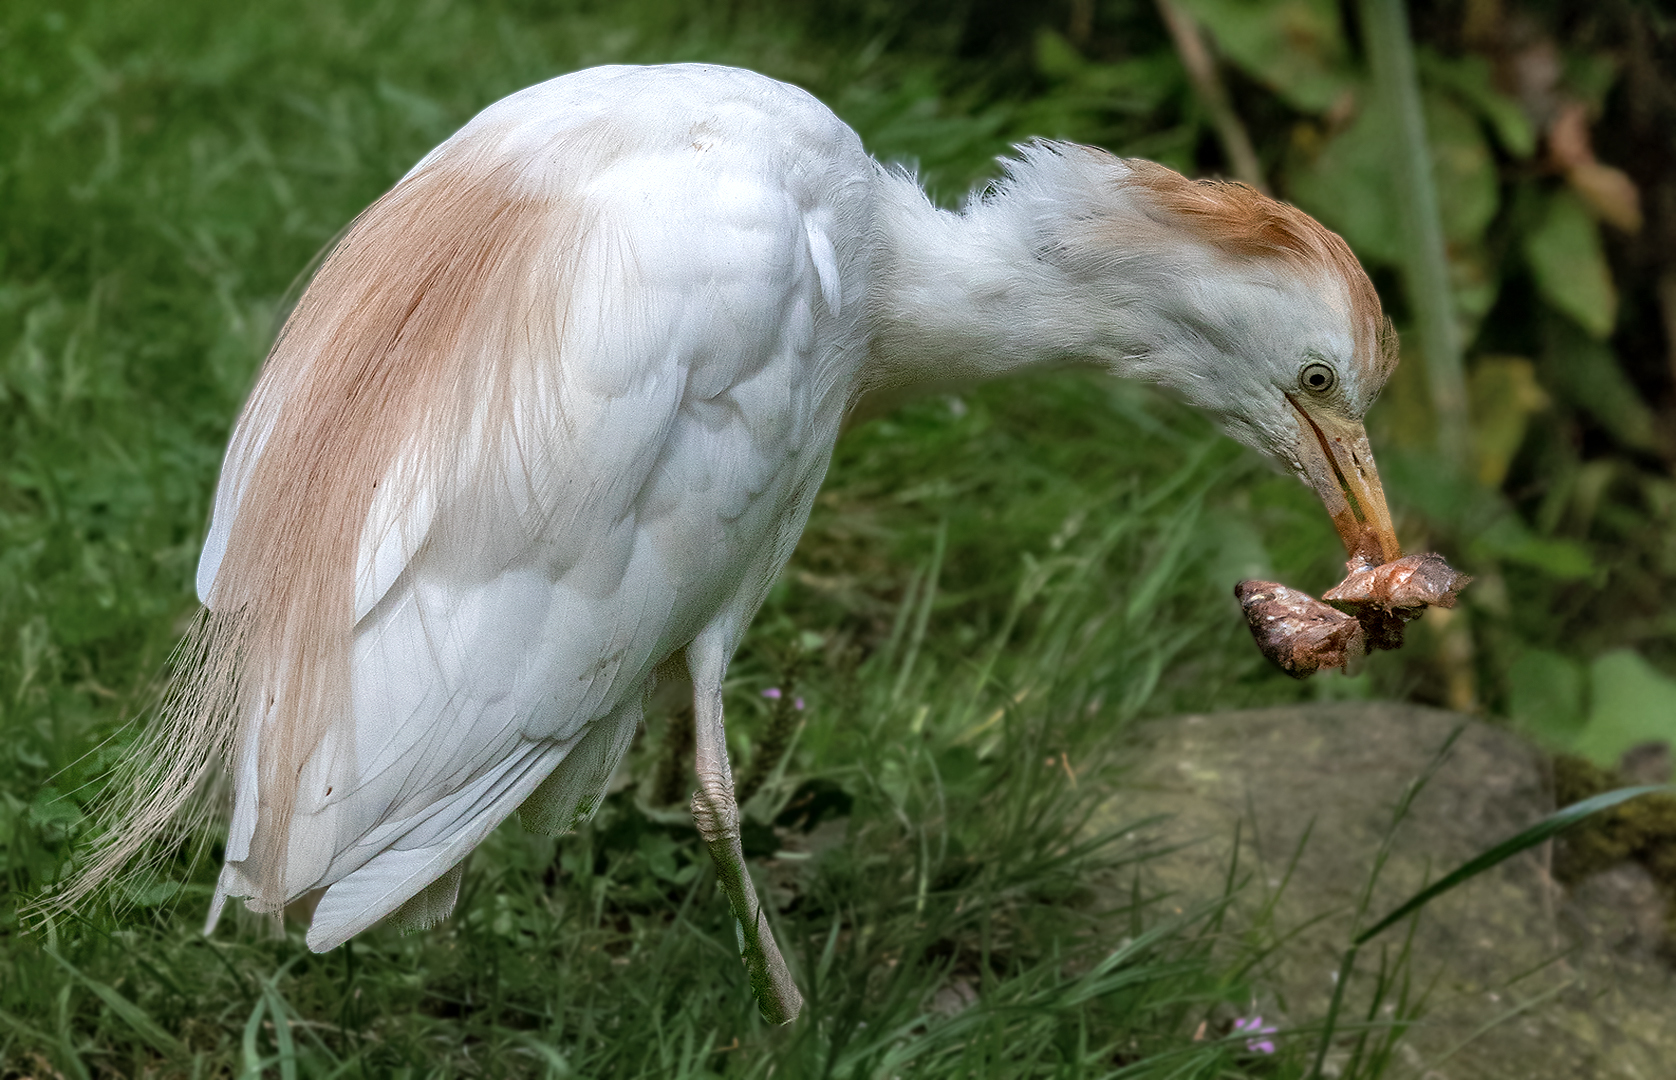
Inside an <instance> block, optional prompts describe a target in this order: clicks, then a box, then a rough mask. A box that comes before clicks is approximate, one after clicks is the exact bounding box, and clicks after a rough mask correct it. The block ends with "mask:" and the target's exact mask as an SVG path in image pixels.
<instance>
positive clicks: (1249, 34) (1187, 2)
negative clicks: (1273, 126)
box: [1180, 0, 1356, 113]
mask: <svg viewBox="0 0 1676 1080" xmlns="http://www.w3.org/2000/svg"><path fill="white" fill-rule="evenodd" d="M1180 3H1181V6H1182V7H1184V8H1186V9H1187V11H1188V12H1189V13H1190V14H1191V15H1193V17H1194V18H1196V19H1198V20H1199V21H1200V22H1201V23H1203V24H1204V25H1205V26H1206V27H1207V28H1208V29H1209V30H1210V33H1211V36H1212V37H1214V38H1215V39H1216V43H1217V45H1218V46H1219V47H1220V48H1221V51H1222V52H1223V54H1224V55H1226V56H1227V57H1228V58H1229V59H1230V60H1232V61H1233V62H1234V63H1235V64H1236V65H1238V66H1239V68H1240V69H1241V70H1243V71H1244V72H1246V73H1247V74H1249V75H1251V76H1252V77H1253V78H1255V79H1257V80H1258V81H1259V82H1261V83H1263V84H1264V85H1266V86H1268V87H1270V88H1271V89H1273V90H1274V91H1275V93H1277V94H1279V95H1280V96H1281V97H1282V98H1285V99H1286V102H1287V104H1289V105H1292V106H1293V107H1295V108H1298V109H1301V110H1303V111H1304V112H1314V113H1319V112H1325V111H1326V110H1327V109H1329V108H1331V107H1332V106H1333V105H1334V104H1336V103H1337V102H1338V101H1339V100H1340V98H1342V97H1343V96H1344V94H1345V92H1346V91H1348V90H1350V89H1352V88H1353V87H1354V86H1355V83H1356V76H1355V74H1354V71H1353V69H1352V68H1351V66H1350V63H1349V59H1348V50H1347V49H1346V48H1345V43H1344V27H1343V24H1342V22H1341V20H1340V19H1339V10H1338V5H1337V4H1336V3H1333V0H1180Z"/></svg>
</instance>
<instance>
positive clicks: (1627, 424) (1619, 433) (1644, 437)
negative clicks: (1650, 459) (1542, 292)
mask: <svg viewBox="0 0 1676 1080" xmlns="http://www.w3.org/2000/svg"><path fill="white" fill-rule="evenodd" d="M1542 332H1543V333H1542V336H1543V354H1542V377H1543V381H1544V382H1546V383H1547V384H1548V385H1549V386H1550V387H1552V388H1553V389H1554V390H1556V391H1558V392H1559V394H1560V395H1561V396H1562V397H1563V398H1564V399H1565V400H1567V401H1571V402H1574V403H1575V404H1577V405H1580V406H1581V407H1582V408H1583V409H1584V410H1585V411H1586V412H1587V413H1588V414H1589V415H1590V416H1591V417H1593V418H1594V419H1595V421H1596V422H1597V423H1599V424H1600V425H1601V426H1602V427H1604V428H1605V429H1606V430H1607V431H1609V432H1611V433H1612V437H1613V438H1615V439H1617V440H1618V441H1619V442H1620V443H1622V444H1623V445H1625V446H1628V447H1631V448H1633V449H1636V450H1651V449H1653V447H1654V443H1655V435H1654V431H1655V423H1654V419H1653V411H1652V410H1651V409H1650V408H1648V407H1647V403H1646V402H1645V401H1643V400H1642V399H1641V393H1640V391H1638V390H1637V389H1636V388H1635V384H1634V383H1632V382H1630V381H1629V376H1627V375H1625V374H1624V371H1623V368H1622V367H1620V366H1619V364H1618V357H1617V355H1616V354H1615V353H1613V351H1612V350H1611V348H1610V347H1609V346H1607V345H1606V343H1604V342H1602V341H1598V340H1596V339H1595V338H1592V337H1590V336H1589V335H1587V334H1585V333H1583V332H1582V330H1581V329H1580V328H1579V327H1578V326H1577V325H1576V324H1575V323H1573V322H1572V321H1571V320H1570V319H1562V318H1558V317H1549V318H1547V319H1545V320H1543V325H1542Z"/></svg>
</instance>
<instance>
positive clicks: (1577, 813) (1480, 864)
mask: <svg viewBox="0 0 1676 1080" xmlns="http://www.w3.org/2000/svg"><path fill="white" fill-rule="evenodd" d="M1660 793H1662V794H1676V787H1672V786H1669V785H1666V784H1652V785H1649V786H1646V787H1631V788H1619V789H1617V790H1616V791H1608V792H1605V793H1603V794H1600V795H1596V796H1595V797H1594V798H1592V799H1584V800H1583V801H1582V802H1579V803H1572V804H1571V805H1570V806H1567V807H1565V808H1564V809H1562V810H1556V811H1555V812H1554V813H1552V814H1549V815H1548V816H1547V817H1545V818H1543V819H1542V820H1541V821H1539V822H1537V823H1536V824H1535V825H1532V826H1531V827H1530V828H1528V829H1526V830H1525V831H1524V832H1521V833H1519V834H1517V835H1515V836H1511V837H1509V838H1507V839H1506V840H1503V841H1502V842H1501V843H1499V844H1497V845H1496V846H1495V847H1493V848H1491V849H1490V850H1488V851H1486V852H1484V853H1483V854H1482V855H1479V856H1478V857H1477V858H1474V859H1471V860H1469V861H1467V862H1465V863H1462V864H1461V865H1460V866H1459V867H1456V868H1455V870H1453V871H1452V872H1450V873H1449V874H1447V875H1445V876H1444V877H1442V878H1440V879H1439V880H1438V881H1436V882H1435V883H1433V884H1431V885H1429V886H1427V887H1426V888H1424V889H1421V890H1420V891H1419V892H1417V893H1415V894H1414V895H1413V896H1411V897H1409V899H1408V901H1407V902H1406V903H1404V904H1402V905H1401V906H1399V907H1398V908H1397V909H1396V910H1395V911H1393V912H1391V913H1390V914H1389V915H1387V916H1385V917H1384V918H1383V919H1380V920H1379V921H1378V922H1376V923H1374V924H1373V925H1372V926H1371V927H1369V928H1368V929H1366V930H1364V931H1362V932H1361V933H1360V934H1358V935H1357V936H1356V940H1355V942H1354V944H1355V945H1356V946H1357V947H1360V946H1362V945H1365V944H1367V943H1368V942H1369V941H1371V940H1372V939H1373V938H1375V937H1377V936H1378V935H1379V934H1380V933H1381V932H1382V931H1384V930H1386V929H1388V928H1390V927H1391V926H1393V925H1395V924H1396V923H1399V922H1401V921H1402V920H1403V919H1405V918H1407V917H1408V916H1409V915H1412V914H1413V913H1414V912H1416V911H1419V910H1420V909H1421V908H1423V907H1425V906H1426V905H1427V904H1429V903H1431V902H1432V901H1433V900H1436V899H1437V898H1438V897H1440V896H1442V895H1443V894H1444V893H1446V892H1448V891H1449V890H1451V889H1453V888H1455V887H1456V886H1457V885H1463V884H1465V883H1466V882H1468V881H1471V880H1472V879H1473V878H1475V877H1477V876H1478V875H1479V874H1482V873H1484V872H1485V871H1486V870H1490V869H1493V868H1494V867H1496V866H1499V865H1500V864H1502V863H1504V862H1506V861H1507V860H1508V859H1511V858H1512V857H1513V856H1515V855H1517V854H1519V853H1520V852H1521V851H1528V850H1529V849H1531V848H1533V847H1535V846H1536V845H1538V844H1540V843H1542V842H1543V841H1545V840H1549V839H1551V838H1553V837H1554V836H1557V835H1558V834H1560V833H1562V832H1564V831H1565V830H1566V829H1569V828H1571V827H1572V826H1573V825H1576V824H1578V823H1579V822H1581V821H1583V820H1584V819H1585V818H1588V817H1590V816H1592V815H1594V814H1598V813H1600V812H1601V811H1602V810H1610V809H1611V808H1612V807H1614V806H1617V805H1618V804H1619V803H1625V802H1628V801H1629V800H1631V799H1634V798H1639V797H1640V796H1642V795H1653V794H1660Z"/></svg>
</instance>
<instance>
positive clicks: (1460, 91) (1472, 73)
mask: <svg viewBox="0 0 1676 1080" xmlns="http://www.w3.org/2000/svg"><path fill="white" fill-rule="evenodd" d="M1415 60H1416V61H1417V63H1418V65H1419V68H1420V77H1421V78H1422V79H1423V80H1425V82H1426V83H1427V84H1428V85H1431V86H1436V87H1439V88H1441V89H1445V90H1448V91H1449V92H1450V93H1451V94H1453V95H1454V96H1455V97H1456V98H1458V99H1459V100H1460V101H1461V103H1462V104H1464V105H1466V106H1468V107H1470V108H1471V109H1472V110H1473V111H1474V112H1476V113H1477V114H1478V115H1479V116H1480V117H1482V118H1483V119H1484V120H1485V121H1486V122H1487V123H1488V124H1489V125H1490V130H1491V131H1493V132H1495V135H1496V141H1497V142H1499V143H1500V144H1501V148H1502V149H1503V150H1506V151H1507V152H1508V153H1509V154H1511V155H1513V156H1514V157H1516V158H1528V157H1530V156H1531V155H1532V154H1534V153H1535V152H1536V129H1535V128H1534V127H1532V126H1531V122H1530V119H1529V118H1528V117H1527V116H1526V115H1525V111H1524V109H1522V108H1521V107H1520V106H1519V103H1518V102H1517V101H1514V100H1513V99H1512V98H1510V97H1508V96H1507V95H1506V94H1503V93H1502V92H1501V91H1499V90H1497V89H1496V86H1495V76H1494V73H1493V72H1492V71H1491V69H1490V62H1489V60H1487V59H1485V58H1484V57H1482V56H1479V55H1477V54H1475V53H1468V54H1467V55H1465V56H1461V57H1450V56H1443V55H1441V54H1439V53H1436V52H1433V51H1432V50H1430V49H1426V48H1419V49H1416V50H1415Z"/></svg>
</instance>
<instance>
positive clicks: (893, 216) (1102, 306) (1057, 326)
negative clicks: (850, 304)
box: [864, 174, 1156, 389]
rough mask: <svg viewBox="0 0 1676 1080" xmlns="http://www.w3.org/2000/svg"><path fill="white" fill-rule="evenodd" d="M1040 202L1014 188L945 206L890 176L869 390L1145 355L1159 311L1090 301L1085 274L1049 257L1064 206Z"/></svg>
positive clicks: (884, 182) (882, 189) (882, 205)
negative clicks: (1052, 226)
mask: <svg viewBox="0 0 1676 1080" xmlns="http://www.w3.org/2000/svg"><path fill="white" fill-rule="evenodd" d="M1035 201H1037V200H1035V199H1033V197H1032V194H1031V193H1025V192H1019V191H1017V190H1011V191H1007V192H1005V193H1003V194H1001V195H997V196H993V197H991V198H988V199H984V200H982V201H978V200H974V201H973V202H972V203H971V204H970V205H968V206H967V207H966V208H965V209H964V210H962V211H960V212H953V211H948V210H939V209H937V208H936V207H935V206H933V205H932V204H931V202H930V201H929V200H928V199H927V198H926V196H925V194H924V192H922V191H921V190H920V188H919V186H918V185H917V184H916V183H915V182H914V181H913V180H912V179H910V178H908V177H905V176H901V175H897V174H889V175H885V176H882V177H881V179H880V183H879V200H878V203H877V206H876V212H877V215H878V217H877V219H876V221H875V228H876V230H877V235H878V236H879V247H878V249H877V251H876V254H875V260H876V261H875V264H874V279H873V288H872V293H871V296H870V306H871V322H872V338H871V346H870V351H869V357H868V369H867V373H866V376H865V377H864V382H865V384H866V386H867V387H868V388H869V389H876V388H879V387H887V386H900V385H904V384H938V383H958V382H967V381H971V380H976V379H986V378H991V377H994V376H998V375H1004V374H1007V373H1009V372H1013V371H1021V370H1027V369H1031V368H1043V367H1055V366H1062V365H1066V364H1071V363H1076V362H1079V361H1083V362H1087V361H1094V362H1101V363H1105V364H1107V365H1108V366H1112V367H1114V368H1115V369H1117V370H1118V371H1119V372H1120V373H1121V372H1123V370H1124V369H1125V367H1126V366H1127V365H1125V363H1124V361H1125V359H1126V358H1128V357H1130V356H1135V355H1144V354H1145V353H1146V352H1147V351H1148V341H1149V340H1151V339H1152V338H1153V337H1154V334H1155V331H1156V328H1155V327H1152V326H1151V321H1152V318H1154V316H1152V315H1151V308H1150V307H1149V306H1148V305H1146V304H1142V303H1136V302H1127V298H1125V297H1122V296H1112V295H1110V294H1109V293H1108V294H1107V295H1103V296H1098V297H1096V296H1091V295H1088V292H1089V289H1088V286H1087V285H1086V284H1084V283H1082V282H1079V280H1078V279H1077V276H1076V275H1073V274H1072V273H1070V272H1067V270H1066V269H1065V268H1064V267H1063V266H1061V265H1058V264H1057V263H1055V262H1054V261H1051V260H1049V259H1046V258H1043V257H1042V253H1043V252H1044V251H1045V250H1047V249H1048V248H1049V247H1051V246H1052V245H1053V243H1054V241H1052V240H1050V239H1049V238H1048V234H1049V225H1048V222H1050V221H1055V220H1063V216H1062V215H1063V213H1064V208H1063V207H1062V206H1056V205H1051V204H1045V203H1044V204H1043V205H1040V206H1037V205H1031V204H1032V203H1033V202H1035ZM1143 276H1144V275H1143ZM1138 299H1139V297H1136V300H1138ZM1091 313H1093V316H1094V317H1091ZM1096 317H1097V319H1098V322H1096Z"/></svg>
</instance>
